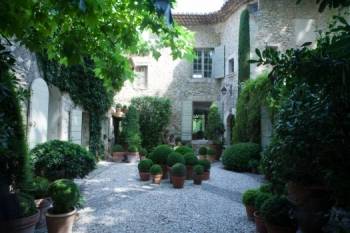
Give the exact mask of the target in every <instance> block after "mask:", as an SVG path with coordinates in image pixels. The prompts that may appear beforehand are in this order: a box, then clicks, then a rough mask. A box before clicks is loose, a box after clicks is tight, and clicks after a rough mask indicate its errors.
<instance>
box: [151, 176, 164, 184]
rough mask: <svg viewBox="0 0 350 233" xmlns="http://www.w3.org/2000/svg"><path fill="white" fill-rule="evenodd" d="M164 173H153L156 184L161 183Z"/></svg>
mask: <svg viewBox="0 0 350 233" xmlns="http://www.w3.org/2000/svg"><path fill="white" fill-rule="evenodd" d="M162 176H163V175H162V174H158V175H152V181H153V183H154V184H160V182H161V181H162Z"/></svg>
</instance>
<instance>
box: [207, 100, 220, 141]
mask: <svg viewBox="0 0 350 233" xmlns="http://www.w3.org/2000/svg"><path fill="white" fill-rule="evenodd" d="M223 133H224V125H223V124H222V120H221V117H220V113H219V108H218V106H217V105H216V104H212V105H211V106H210V109H209V114H208V124H207V127H206V129H205V136H206V137H207V139H209V140H212V141H213V142H214V143H215V144H221V143H222V135H223Z"/></svg>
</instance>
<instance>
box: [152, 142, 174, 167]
mask: <svg viewBox="0 0 350 233" xmlns="http://www.w3.org/2000/svg"><path fill="white" fill-rule="evenodd" d="M172 152H173V149H171V147H170V146H168V145H160V146H157V147H156V148H155V149H154V150H153V152H152V153H151V154H150V155H149V158H150V159H151V160H152V161H153V163H156V164H161V165H165V164H166V163H167V159H168V156H169V154H170V153H172Z"/></svg>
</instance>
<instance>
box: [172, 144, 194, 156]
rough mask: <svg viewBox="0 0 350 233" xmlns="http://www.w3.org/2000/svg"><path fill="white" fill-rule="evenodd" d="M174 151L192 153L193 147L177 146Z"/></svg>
mask: <svg viewBox="0 0 350 233" xmlns="http://www.w3.org/2000/svg"><path fill="white" fill-rule="evenodd" d="M175 151H176V152H178V153H180V154H182V155H185V154H187V153H194V152H193V149H192V148H190V147H188V146H179V147H177V148H176V149H175Z"/></svg>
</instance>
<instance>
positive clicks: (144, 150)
mask: <svg viewBox="0 0 350 233" xmlns="http://www.w3.org/2000/svg"><path fill="white" fill-rule="evenodd" d="M139 153H140V155H141V156H145V157H147V156H148V152H147V150H146V149H145V148H143V147H141V148H140V149H139Z"/></svg>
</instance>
